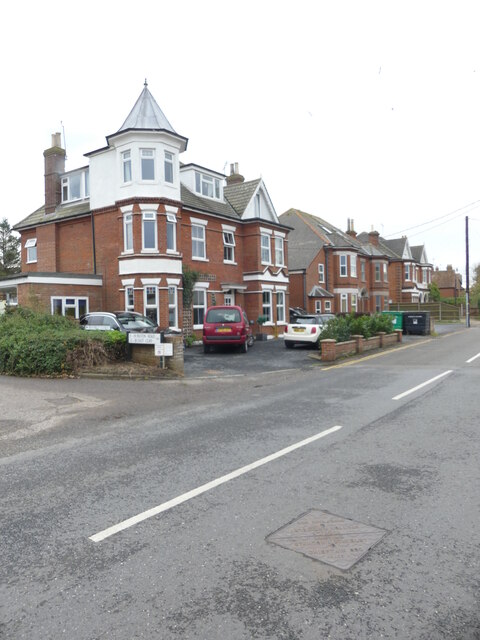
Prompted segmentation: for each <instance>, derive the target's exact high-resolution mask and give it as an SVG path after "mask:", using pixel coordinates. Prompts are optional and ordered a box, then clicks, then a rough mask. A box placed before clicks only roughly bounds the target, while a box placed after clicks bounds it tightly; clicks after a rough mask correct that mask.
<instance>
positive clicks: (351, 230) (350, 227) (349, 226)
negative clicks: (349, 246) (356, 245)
mask: <svg viewBox="0 0 480 640" xmlns="http://www.w3.org/2000/svg"><path fill="white" fill-rule="evenodd" d="M347 235H348V236H351V237H352V238H356V237H357V232H356V231H355V229H354V228H353V218H347Z"/></svg>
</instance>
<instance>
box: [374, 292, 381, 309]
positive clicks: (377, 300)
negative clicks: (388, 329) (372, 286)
mask: <svg viewBox="0 0 480 640" xmlns="http://www.w3.org/2000/svg"><path fill="white" fill-rule="evenodd" d="M381 310H382V296H378V295H376V296H375V312H376V313H380V311H381Z"/></svg>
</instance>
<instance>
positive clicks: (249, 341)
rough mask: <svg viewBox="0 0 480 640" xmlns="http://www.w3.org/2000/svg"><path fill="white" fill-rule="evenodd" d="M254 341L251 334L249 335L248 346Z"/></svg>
mask: <svg viewBox="0 0 480 640" xmlns="http://www.w3.org/2000/svg"><path fill="white" fill-rule="evenodd" d="M254 342H255V339H254V337H253V336H250V337H249V339H248V346H249V347H253V343H254Z"/></svg>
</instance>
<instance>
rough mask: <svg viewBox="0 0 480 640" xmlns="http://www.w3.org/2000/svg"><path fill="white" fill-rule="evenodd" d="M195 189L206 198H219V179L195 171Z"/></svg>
mask: <svg viewBox="0 0 480 640" xmlns="http://www.w3.org/2000/svg"><path fill="white" fill-rule="evenodd" d="M195 191H196V192H197V193H200V194H201V195H202V196H207V198H217V199H219V198H220V180H219V179H218V178H213V177H212V176H208V175H206V174H205V173H200V172H199V171H195Z"/></svg>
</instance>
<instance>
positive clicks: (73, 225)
mask: <svg viewBox="0 0 480 640" xmlns="http://www.w3.org/2000/svg"><path fill="white" fill-rule="evenodd" d="M92 244H93V243H92V222H91V219H90V218H80V219H77V220H72V221H68V222H63V223H61V224H58V225H57V243H56V245H57V268H56V269H55V271H59V272H61V273H89V274H91V273H93V246H92Z"/></svg>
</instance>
